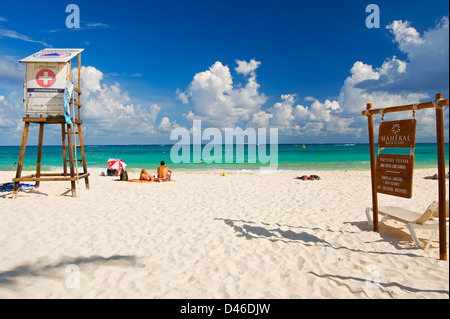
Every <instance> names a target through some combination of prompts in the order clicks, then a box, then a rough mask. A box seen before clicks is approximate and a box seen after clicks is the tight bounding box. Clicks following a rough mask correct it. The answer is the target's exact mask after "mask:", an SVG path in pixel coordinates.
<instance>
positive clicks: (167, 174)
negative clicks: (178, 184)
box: [156, 161, 172, 182]
mask: <svg viewBox="0 0 450 319" xmlns="http://www.w3.org/2000/svg"><path fill="white" fill-rule="evenodd" d="M156 171H157V173H158V181H160V182H167V181H170V179H171V176H172V170H171V169H170V168H168V167H167V166H166V163H165V162H164V161H161V166H160V167H158V169H157V170H156Z"/></svg>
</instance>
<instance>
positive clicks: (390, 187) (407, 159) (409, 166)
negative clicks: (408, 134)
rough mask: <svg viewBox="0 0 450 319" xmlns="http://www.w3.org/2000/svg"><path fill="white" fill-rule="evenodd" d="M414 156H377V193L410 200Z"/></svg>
mask: <svg viewBox="0 0 450 319" xmlns="http://www.w3.org/2000/svg"><path fill="white" fill-rule="evenodd" d="M413 170H414V155H397V154H379V155H378V157H377V167H376V171H377V174H376V179H375V181H376V190H377V192H378V193H383V194H388V195H393V196H398V197H405V198H411V197H412V181H413Z"/></svg>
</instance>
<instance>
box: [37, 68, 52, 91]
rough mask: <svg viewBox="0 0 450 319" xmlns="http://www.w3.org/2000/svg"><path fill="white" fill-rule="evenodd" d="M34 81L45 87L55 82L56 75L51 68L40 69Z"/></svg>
mask: <svg viewBox="0 0 450 319" xmlns="http://www.w3.org/2000/svg"><path fill="white" fill-rule="evenodd" d="M36 81H37V83H38V84H39V85H40V86H42V87H44V88H47V87H49V86H52V85H53V84H54V83H55V81H56V76H55V73H53V71H51V70H40V71H39V72H38V74H37V75H36Z"/></svg>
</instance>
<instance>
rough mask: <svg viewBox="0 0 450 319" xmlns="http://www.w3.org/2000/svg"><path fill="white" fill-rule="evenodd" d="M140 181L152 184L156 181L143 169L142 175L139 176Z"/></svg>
mask: <svg viewBox="0 0 450 319" xmlns="http://www.w3.org/2000/svg"><path fill="white" fill-rule="evenodd" d="M139 179H140V180H141V181H150V182H153V181H154V180H155V179H154V178H153V176H152V175H151V174H150V173H147V171H146V170H145V169H143V170H142V171H141V175H140V176H139Z"/></svg>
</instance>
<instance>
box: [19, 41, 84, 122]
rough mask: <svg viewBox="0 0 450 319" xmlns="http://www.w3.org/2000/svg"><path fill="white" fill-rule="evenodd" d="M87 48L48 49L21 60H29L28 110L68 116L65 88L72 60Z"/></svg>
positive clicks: (26, 84)
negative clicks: (64, 101) (65, 108)
mask: <svg viewBox="0 0 450 319" xmlns="http://www.w3.org/2000/svg"><path fill="white" fill-rule="evenodd" d="M83 50H84V49H44V50H41V51H39V52H37V53H35V54H32V55H30V56H29V57H27V58H25V59H22V60H20V62H23V63H26V74H25V92H24V95H25V96H24V100H25V113H26V114H27V115H31V114H37V115H52V116H55V115H64V103H63V99H64V90H65V87H66V81H67V79H68V78H69V75H70V63H69V61H70V60H71V59H72V58H74V57H76V56H77V55H78V54H80V53H81V52H82V51H83Z"/></svg>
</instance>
